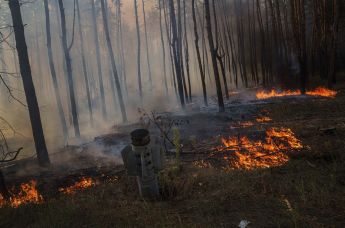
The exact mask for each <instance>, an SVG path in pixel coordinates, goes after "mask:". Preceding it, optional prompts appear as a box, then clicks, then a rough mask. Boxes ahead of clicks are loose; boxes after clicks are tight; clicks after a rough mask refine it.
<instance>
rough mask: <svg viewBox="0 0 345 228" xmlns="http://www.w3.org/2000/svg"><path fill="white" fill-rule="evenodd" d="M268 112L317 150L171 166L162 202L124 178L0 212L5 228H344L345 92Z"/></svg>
mask: <svg viewBox="0 0 345 228" xmlns="http://www.w3.org/2000/svg"><path fill="white" fill-rule="evenodd" d="M265 109H267V111H268V112H269V113H270V117H271V118H272V119H273V121H274V122H275V123H279V124H281V125H283V126H286V127H289V128H292V129H293V130H294V132H296V134H297V136H298V137H299V139H301V140H302V141H303V143H304V144H305V145H308V146H310V150H308V151H307V152H306V153H304V154H299V155H297V156H294V157H293V158H292V159H291V160H290V162H289V163H288V164H286V165H285V166H282V167H277V168H272V169H263V170H254V171H241V170H237V171H231V172H226V173H225V172H221V171H220V170H217V169H200V168H195V167H192V165H190V164H184V165H183V168H182V169H181V170H178V169H175V168H168V169H167V170H166V171H165V172H164V173H163V174H161V175H160V178H161V186H162V192H163V197H164V200H163V201H160V202H145V201H143V200H141V199H140V198H139V197H138V196H137V195H138V193H137V189H136V182H135V180H134V179H133V178H127V177H125V176H124V177H122V178H120V179H119V181H117V182H114V183H109V184H105V185H100V186H97V187H95V188H93V189H89V190H86V191H84V192H80V193H78V194H76V195H73V196H65V197H62V198H58V199H56V200H49V201H48V202H45V203H43V204H40V205H25V206H22V207H20V208H18V209H11V208H4V209H0V227H237V225H238V224H239V222H240V221H241V220H242V219H246V220H249V221H250V222H251V226H250V227H344V225H345V197H344V195H345V156H344V154H345V153H344V152H345V151H344V148H345V145H344V138H345V126H344V124H345V122H344V114H345V97H344V94H340V95H339V98H337V99H334V100H330V101H326V102H323V101H320V100H315V101H306V102H302V103H296V104H294V103H289V104H275V105H270V106H267V107H265ZM330 127H331V128H335V130H334V131H332V132H331V133H324V132H323V131H320V129H323V128H330Z"/></svg>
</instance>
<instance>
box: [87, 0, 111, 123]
mask: <svg viewBox="0 0 345 228" xmlns="http://www.w3.org/2000/svg"><path fill="white" fill-rule="evenodd" d="M90 2H91V8H92V24H93V25H92V28H93V35H94V41H95V48H96V60H97V70H98V80H99V90H100V95H101V106H102V115H103V119H107V108H106V104H105V91H104V83H103V73H102V62H101V54H100V47H99V37H98V26H97V15H96V9H95V2H94V0H90Z"/></svg>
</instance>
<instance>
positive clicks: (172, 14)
mask: <svg viewBox="0 0 345 228" xmlns="http://www.w3.org/2000/svg"><path fill="white" fill-rule="evenodd" d="M169 9H170V21H171V29H172V43H171V45H172V48H173V54H174V63H175V71H176V79H177V85H178V86H177V87H178V92H179V97H180V102H181V106H182V108H185V97H184V89H183V81H182V70H181V62H180V60H181V54H180V47H179V42H178V39H179V38H178V32H177V23H176V15H175V6H174V0H169Z"/></svg>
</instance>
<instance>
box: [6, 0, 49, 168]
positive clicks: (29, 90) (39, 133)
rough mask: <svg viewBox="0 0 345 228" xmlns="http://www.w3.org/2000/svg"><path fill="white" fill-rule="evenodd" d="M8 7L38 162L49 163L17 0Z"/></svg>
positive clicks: (43, 164)
mask: <svg viewBox="0 0 345 228" xmlns="http://www.w3.org/2000/svg"><path fill="white" fill-rule="evenodd" d="M9 7H10V11H11V15H12V21H13V30H14V35H15V40H16V47H17V53H18V59H19V66H20V73H21V76H22V79H23V85H24V92H25V96H26V101H27V104H28V109H29V115H30V120H31V127H32V133H33V138H34V141H35V146H36V153H37V158H38V162H39V164H40V165H41V166H45V165H49V164H50V160H49V155H48V150H47V146H46V142H45V138H44V133H43V127H42V122H41V115H40V110H39V106H38V102H37V97H36V91H35V87H34V83H33V80H32V75H31V67H30V62H29V55H28V50H27V45H26V40H25V32H24V25H23V20H22V15H21V12H20V4H19V0H11V1H9Z"/></svg>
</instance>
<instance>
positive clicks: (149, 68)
mask: <svg viewBox="0 0 345 228" xmlns="http://www.w3.org/2000/svg"><path fill="white" fill-rule="evenodd" d="M142 7H143V18H144V33H145V47H146V61H147V70H148V73H149V82H150V90H152V70H151V61H150V53H149V43H148V38H147V25H146V11H145V0H142Z"/></svg>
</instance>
